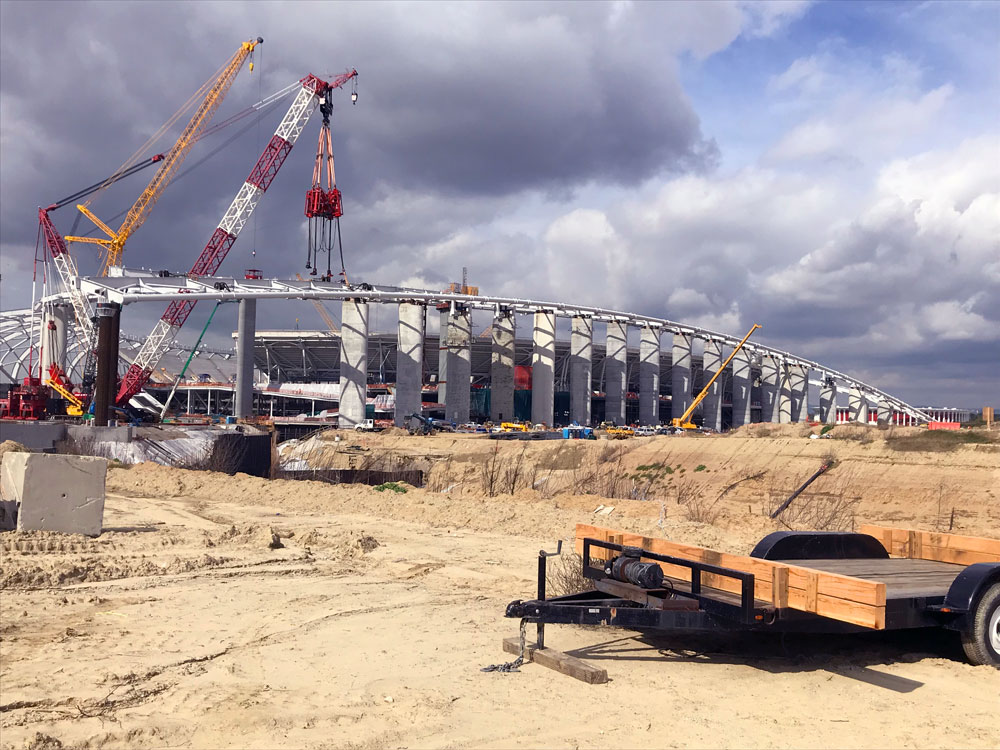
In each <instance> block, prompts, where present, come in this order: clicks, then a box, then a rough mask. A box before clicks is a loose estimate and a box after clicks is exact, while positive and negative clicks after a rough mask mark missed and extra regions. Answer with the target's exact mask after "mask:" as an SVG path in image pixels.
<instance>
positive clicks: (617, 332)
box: [604, 321, 628, 425]
mask: <svg viewBox="0 0 1000 750" xmlns="http://www.w3.org/2000/svg"><path fill="white" fill-rule="evenodd" d="M627 353H628V325H627V324H625V323H622V322H619V321H610V322H609V323H608V335H607V344H606V349H605V359H604V419H605V420H607V421H608V422H614V423H615V424H617V425H623V424H625V387H626V382H625V377H626V370H625V366H626V354H627Z"/></svg>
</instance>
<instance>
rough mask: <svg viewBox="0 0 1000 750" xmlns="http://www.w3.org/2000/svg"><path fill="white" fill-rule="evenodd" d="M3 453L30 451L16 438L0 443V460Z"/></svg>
mask: <svg viewBox="0 0 1000 750" xmlns="http://www.w3.org/2000/svg"><path fill="white" fill-rule="evenodd" d="M5 453H31V451H29V450H28V449H27V448H25V447H24V446H23V445H21V444H20V443H19V442H17V441H16V440H4V441H3V442H2V443H0V461H2V460H3V456H4V454H5Z"/></svg>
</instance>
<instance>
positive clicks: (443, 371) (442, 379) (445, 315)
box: [437, 307, 451, 408]
mask: <svg viewBox="0 0 1000 750" xmlns="http://www.w3.org/2000/svg"><path fill="white" fill-rule="evenodd" d="M439 319H440V321H441V324H440V325H439V326H438V382H437V402H438V403H439V404H440V405H441V407H442V408H444V404H445V402H446V401H447V400H448V321H449V320H450V319H451V312H450V310H449V308H447V307H446V308H444V309H443V310H441V311H440V315H439Z"/></svg>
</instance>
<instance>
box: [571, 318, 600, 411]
mask: <svg viewBox="0 0 1000 750" xmlns="http://www.w3.org/2000/svg"><path fill="white" fill-rule="evenodd" d="M569 357H570V361H569V416H570V419H571V420H573V421H575V422H579V423H580V424H581V425H583V426H584V427H589V426H590V400H591V396H592V394H593V390H594V389H593V386H592V385H591V382H592V375H593V373H592V369H593V360H594V320H593V318H585V317H582V316H577V317H574V318H573V329H572V332H571V333H570V340H569Z"/></svg>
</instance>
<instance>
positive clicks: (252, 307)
mask: <svg viewBox="0 0 1000 750" xmlns="http://www.w3.org/2000/svg"><path fill="white" fill-rule="evenodd" d="M256 333H257V300H255V299H241V300H240V310H239V317H238V319H237V323H236V394H235V398H234V399H233V402H234V403H233V410H234V411H235V413H236V416H237V417H238V418H240V419H245V418H246V417H252V416H253V341H254V336H256Z"/></svg>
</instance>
